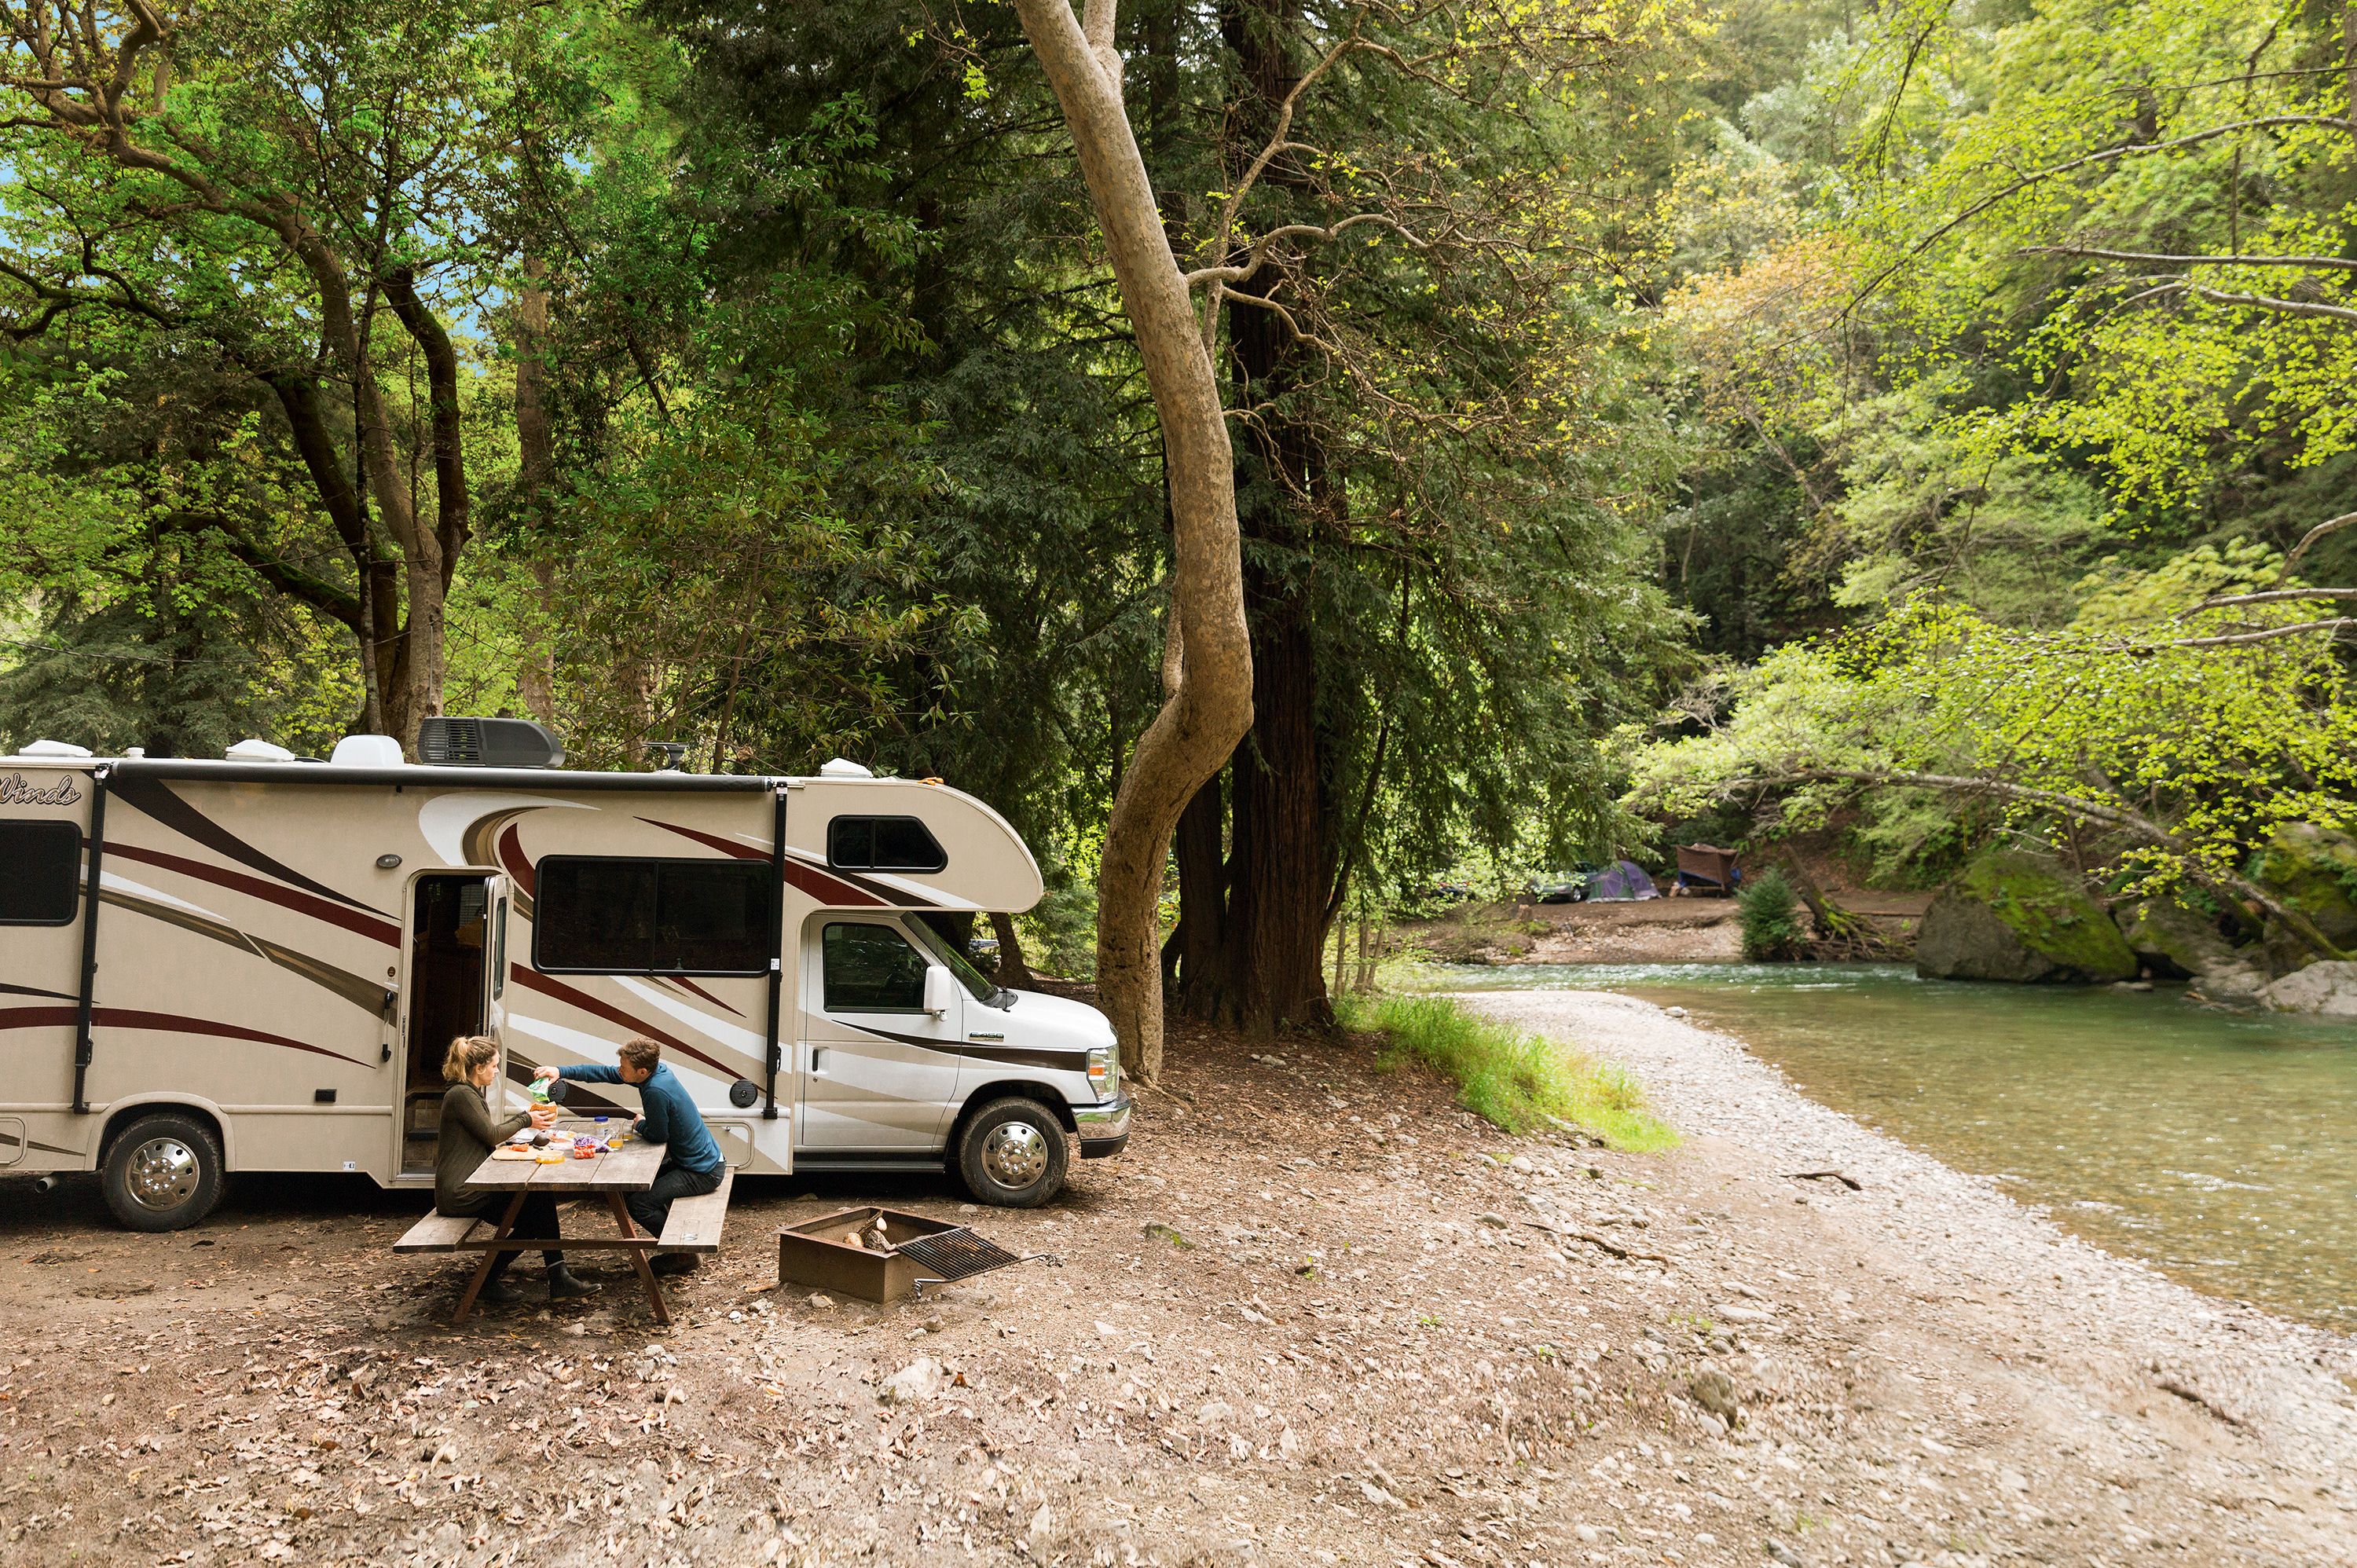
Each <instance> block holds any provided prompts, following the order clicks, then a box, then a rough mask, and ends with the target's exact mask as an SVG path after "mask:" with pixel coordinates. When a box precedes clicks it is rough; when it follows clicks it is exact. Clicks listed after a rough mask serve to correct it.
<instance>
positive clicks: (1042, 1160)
mask: <svg viewBox="0 0 2357 1568" xmlns="http://www.w3.org/2000/svg"><path fill="white" fill-rule="evenodd" d="M1065 1157H1066V1156H1065V1151H1064V1129H1063V1126H1062V1124H1061V1123H1060V1122H1057V1120H1056V1113H1055V1112H1052V1111H1050V1110H1049V1109H1048V1108H1047V1107H1046V1106H1044V1105H1042V1104H1040V1103H1039V1101H1036V1100H1025V1099H1022V1098H1020V1097H1019V1096H1016V1097H1010V1098H1008V1099H1006V1100H994V1101H991V1102H990V1103H989V1104H987V1105H985V1106H984V1107H983V1108H982V1109H981V1110H980V1111H977V1112H974V1115H973V1116H971V1117H970V1118H968V1119H967V1121H966V1124H965V1131H964V1132H963V1133H960V1134H959V1136H958V1146H957V1162H958V1174H959V1175H960V1176H963V1177H964V1178H965V1187H966V1190H967V1191H968V1192H970V1193H972V1194H974V1197H977V1198H979V1199H980V1200H981V1201H983V1202H985V1203H995V1204H996V1205H998V1206H999V1207H1000V1208H1039V1205H1041V1204H1043V1203H1045V1202H1047V1201H1048V1200H1049V1198H1051V1197H1055V1196H1056V1194H1057V1193H1058V1192H1059V1191H1060V1190H1061V1189H1062V1187H1063V1185H1064V1163H1065Z"/></svg>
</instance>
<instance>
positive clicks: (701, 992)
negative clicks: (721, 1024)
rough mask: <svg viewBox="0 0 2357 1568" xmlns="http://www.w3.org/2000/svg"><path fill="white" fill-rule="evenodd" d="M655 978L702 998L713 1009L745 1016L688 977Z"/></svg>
mask: <svg viewBox="0 0 2357 1568" xmlns="http://www.w3.org/2000/svg"><path fill="white" fill-rule="evenodd" d="M655 978H656V979H658V980H668V981H670V982H671V983H673V985H676V986H678V987H679V988H680V989H681V990H683V991H688V992H692V993H694V994H696V995H698V996H701V997H703V998H704V999H705V1001H706V1002H709V1003H711V1004H713V1005H714V1006H715V1007H718V1008H720V1009H722V1010H723V1011H725V1012H729V1013H735V1014H736V1015H737V1016H738V1017H739V1018H742V1017H743V1016H744V1014H743V1013H742V1012H740V1011H738V1010H737V1008H734V1007H731V1006H729V1005H728V1004H727V1003H726V1002H723V1001H722V1000H720V998H718V997H717V996H715V995H714V994H712V993H710V992H709V991H706V990H705V989H704V987H702V986H701V985H698V984H696V983H695V982H694V981H692V980H690V979H688V977H687V976H685V975H683V974H659V975H657V976H655Z"/></svg>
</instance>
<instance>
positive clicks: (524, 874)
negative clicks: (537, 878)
mask: <svg viewBox="0 0 2357 1568" xmlns="http://www.w3.org/2000/svg"><path fill="white" fill-rule="evenodd" d="M500 866H501V867H503V868H504V869H505V870H506V872H507V874H508V880H509V881H510V882H512V883H514V884H515V886H516V891H518V892H519V893H522V895H523V896H524V897H527V898H529V897H533V880H534V877H533V872H534V869H535V868H534V867H533V864H532V862H531V861H529V860H527V859H525V858H524V853H523V840H522V838H520V837H518V836H517V833H516V830H515V824H514V823H512V822H511V823H509V824H508V827H507V830H506V831H505V832H502V833H500Z"/></svg>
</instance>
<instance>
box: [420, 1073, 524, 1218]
mask: <svg viewBox="0 0 2357 1568" xmlns="http://www.w3.org/2000/svg"><path fill="white" fill-rule="evenodd" d="M531 1125H532V1118H531V1117H530V1116H528V1115H526V1114H524V1113H522V1112H518V1113H517V1114H515V1115H513V1116H511V1117H509V1118H508V1119H507V1120H506V1121H504V1122H493V1121H492V1120H491V1108H490V1106H489V1105H488V1104H486V1103H484V1101H483V1091H482V1090H479V1089H477V1088H476V1087H475V1086H474V1085H473V1084H471V1083H454V1084H452V1085H451V1086H450V1089H449V1091H448V1092H447V1093H446V1094H444V1095H443V1096H442V1133H441V1140H440V1143H439V1144H438V1145H437V1146H436V1149H435V1151H434V1207H435V1208H438V1209H440V1210H441V1211H442V1212H443V1213H445V1214H452V1215H463V1214H480V1213H482V1212H483V1211H484V1210H485V1209H487V1208H490V1206H491V1202H492V1200H493V1199H494V1198H496V1197H498V1196H499V1195H498V1194H497V1193H490V1192H485V1191H483V1190H482V1189H481V1188H479V1187H468V1185H467V1178H468V1176H473V1175H474V1174H475V1172H476V1170H477V1169H479V1167H480V1166H481V1165H482V1163H483V1162H484V1161H485V1160H487V1159H489V1158H490V1155H491V1151H492V1150H493V1149H494V1148H496V1147H498V1146H499V1145H500V1144H504V1143H506V1142H507V1141H508V1140H509V1139H510V1138H512V1137H514V1136H515V1135H516V1134H517V1133H521V1132H522V1131H523V1130H524V1129H525V1128H526V1127H529V1126H531Z"/></svg>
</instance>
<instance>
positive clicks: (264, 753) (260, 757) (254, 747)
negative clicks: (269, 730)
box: [221, 740, 295, 762]
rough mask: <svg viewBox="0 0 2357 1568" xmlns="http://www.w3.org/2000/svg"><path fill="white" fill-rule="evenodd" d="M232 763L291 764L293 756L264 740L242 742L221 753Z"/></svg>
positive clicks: (281, 747) (283, 748)
mask: <svg viewBox="0 0 2357 1568" xmlns="http://www.w3.org/2000/svg"><path fill="white" fill-rule="evenodd" d="M221 755H222V756H223V757H228V758H229V759H230V760H231V761H232V762H292V761H294V760H295V754H294V753H293V752H291V751H289V750H287V749H286V748H285V746H273V745H271V744H270V743H269V742H268V741H266V740H242V741H239V742H238V743H237V744H236V745H235V746H231V747H230V748H229V749H228V750H227V751H224V752H222V753H221Z"/></svg>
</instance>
